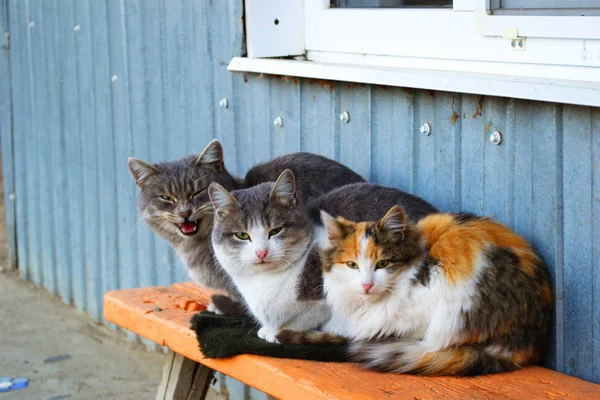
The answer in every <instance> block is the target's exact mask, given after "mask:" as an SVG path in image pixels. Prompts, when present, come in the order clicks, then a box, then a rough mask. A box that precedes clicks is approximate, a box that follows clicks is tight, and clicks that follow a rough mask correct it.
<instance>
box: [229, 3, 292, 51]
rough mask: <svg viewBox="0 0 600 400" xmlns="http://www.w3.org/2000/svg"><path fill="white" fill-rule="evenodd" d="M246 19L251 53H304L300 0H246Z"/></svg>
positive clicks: (247, 37)
mask: <svg viewBox="0 0 600 400" xmlns="http://www.w3.org/2000/svg"><path fill="white" fill-rule="evenodd" d="M240 22H241V21H240ZM275 22H277V23H275ZM245 23H246V49H247V51H248V57H285V56H291V55H300V54H304V10H303V4H302V1H301V0H286V1H281V0H246V1H245Z"/></svg>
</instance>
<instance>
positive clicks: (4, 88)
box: [0, 0, 18, 268]
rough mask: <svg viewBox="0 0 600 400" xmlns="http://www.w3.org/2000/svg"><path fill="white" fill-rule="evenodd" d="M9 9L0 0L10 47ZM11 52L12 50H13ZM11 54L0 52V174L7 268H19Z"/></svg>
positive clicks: (0, 29) (0, 31)
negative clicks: (1, 177) (6, 240)
mask: <svg viewBox="0 0 600 400" xmlns="http://www.w3.org/2000/svg"><path fill="white" fill-rule="evenodd" d="M10 32H11V30H10V7H9V0H0V35H4V34H5V33H6V34H8V35H9V37H8V43H9V44H10ZM13 52H14V50H13ZM10 58H11V51H10V47H9V48H8V49H2V48H0V75H2V76H4V77H5V78H4V79H0V135H1V136H2V138H1V140H0V141H1V143H2V147H3V148H4V149H8V150H4V151H3V154H2V174H3V182H4V205H5V210H6V233H7V239H8V264H9V265H8V267H9V268H17V267H18V252H17V226H16V207H15V200H14V192H15V181H14V177H15V147H14V137H13V126H14V121H13V115H14V112H13V103H14V102H13V91H12V84H11V83H12V81H13V76H12V71H11V60H10Z"/></svg>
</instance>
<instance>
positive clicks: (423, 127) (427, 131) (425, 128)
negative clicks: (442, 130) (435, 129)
mask: <svg viewBox="0 0 600 400" xmlns="http://www.w3.org/2000/svg"><path fill="white" fill-rule="evenodd" d="M419 131H420V132H421V133H422V134H423V135H425V136H429V135H431V124H430V123H429V122H425V123H424V124H423V125H421V127H420V128H419Z"/></svg>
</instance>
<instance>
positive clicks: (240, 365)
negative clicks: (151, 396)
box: [104, 283, 600, 400]
mask: <svg viewBox="0 0 600 400" xmlns="http://www.w3.org/2000/svg"><path fill="white" fill-rule="evenodd" d="M210 295H211V292H210V291H207V290H203V289H201V288H199V287H198V286H197V285H195V284H193V283H183V284H175V285H173V286H172V287H164V286H163V287H149V288H140V289H126V290H114V291H111V292H108V293H107V294H106V295H105V297H104V315H105V317H106V319H107V320H109V321H111V322H113V323H115V324H116V325H118V326H120V327H122V328H125V329H128V330H130V331H132V332H134V333H136V334H138V335H140V336H142V337H145V338H147V339H149V340H151V341H154V342H156V343H158V344H159V345H162V346H168V347H169V349H170V350H171V351H170V352H169V354H167V356H166V362H165V368H164V370H163V376H162V381H161V383H160V387H159V391H158V394H157V399H202V398H204V396H205V395H206V391H207V389H208V386H209V384H210V381H211V379H212V377H213V374H214V371H220V372H222V373H224V374H226V375H228V376H231V377H232V378H235V379H237V380H239V381H241V382H244V383H245V384H247V385H249V386H252V387H255V388H257V389H259V390H261V391H263V392H265V393H268V394H269V395H271V396H274V397H276V398H281V399H294V400H296V399H306V400H309V399H310V400H313V399H343V400H346V399H353V400H354V399H365V400H367V399H369V400H370V399H387V398H390V399H391V398H393V399H410V400H415V399H417V400H429V399H556V398H560V397H565V398H568V399H571V400H574V399H600V385H596V384H593V383H589V382H586V381H583V380H581V379H577V378H573V377H571V376H568V375H564V374H560V373H558V372H555V371H551V370H549V369H545V368H541V367H527V368H525V369H523V370H520V371H517V372H512V373H507V374H498V375H488V376H479V377H474V378H454V377H427V378H425V377H418V376H411V375H394V374H380V373H376V372H372V371H366V370H364V369H362V368H360V367H358V366H357V365H354V364H350V363H348V364H339V363H317V362H311V361H302V360H291V359H277V358H269V357H260V356H252V355H243V356H236V357H232V358H230V359H207V358H204V356H203V355H202V353H201V352H200V350H199V348H198V342H197V340H196V334H195V333H194V331H192V330H191V329H190V318H191V317H192V315H194V313H196V312H198V311H200V310H204V309H205V308H206V304H208V303H209V301H210Z"/></svg>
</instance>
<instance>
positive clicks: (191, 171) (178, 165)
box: [128, 140, 364, 297]
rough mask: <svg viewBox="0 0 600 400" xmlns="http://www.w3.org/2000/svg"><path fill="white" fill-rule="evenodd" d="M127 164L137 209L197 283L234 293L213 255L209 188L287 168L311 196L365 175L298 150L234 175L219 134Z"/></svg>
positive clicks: (266, 177)
mask: <svg viewBox="0 0 600 400" xmlns="http://www.w3.org/2000/svg"><path fill="white" fill-rule="evenodd" d="M128 165H129V170H130V172H131V174H132V175H133V177H134V179H135V181H136V183H137V185H138V186H139V187H140V189H141V192H140V195H139V203H138V204H139V210H140V214H141V217H142V218H143V219H144V221H145V222H146V223H147V224H148V226H150V228H151V229H152V230H153V231H154V232H156V233H157V234H158V235H160V236H161V237H162V238H163V239H165V240H166V241H168V242H169V243H170V244H171V245H172V246H173V248H174V249H175V251H176V252H177V253H178V254H179V256H180V257H181V259H182V260H183V262H184V264H185V265H186V266H187V268H188V273H189V275H190V277H191V278H192V279H193V280H194V281H195V282H196V283H198V284H200V285H202V286H206V287H210V288H215V289H225V290H227V291H230V292H233V295H234V297H238V296H236V293H235V287H234V286H233V285H232V283H231V280H230V278H229V277H228V275H227V274H226V273H225V272H224V271H223V270H222V269H221V268H220V266H219V265H218V263H217V262H215V260H214V258H213V249H212V245H211V241H210V235H211V231H212V217H213V207H212V205H211V204H210V201H209V198H208V192H207V188H208V186H209V185H210V184H211V183H212V182H218V183H219V184H220V185H221V186H223V187H224V188H226V189H227V190H233V189H238V188H245V187H247V186H251V185H256V184H258V183H260V182H267V181H273V180H275V179H276V178H277V176H278V175H279V173H280V172H281V171H282V170H284V169H285V168H290V169H292V170H293V171H296V172H297V173H298V174H299V175H300V176H302V177H303V183H302V185H300V186H299V187H298V196H299V198H300V199H301V200H302V201H303V202H306V201H309V200H310V199H311V198H313V197H316V196H318V195H320V194H323V193H324V192H326V191H328V190H331V189H333V188H336V187H339V186H342V185H345V184H348V183H353V182H364V179H363V178H362V177H361V176H360V175H358V174H357V173H355V172H354V171H352V170H351V169H349V168H347V167H345V166H343V165H342V164H340V163H338V162H336V161H333V160H330V159H327V158H325V157H322V156H319V155H316V154H310V153H294V154H289V155H286V156H282V157H279V158H276V159H274V160H272V161H269V162H266V163H264V164H260V165H257V166H255V167H253V168H252V169H251V170H250V171H249V172H248V174H247V175H246V179H244V180H242V179H236V178H234V177H233V176H232V175H231V174H230V173H229V172H228V171H227V169H226V168H225V163H224V161H223V148H222V146H221V144H220V143H219V142H218V141H217V140H213V141H212V142H210V143H209V144H208V145H207V146H206V148H205V149H204V151H203V152H202V153H201V154H200V156H189V157H184V158H181V159H179V160H174V161H168V162H162V163H157V164H148V163H145V162H143V161H141V160H138V159H135V158H130V159H129V160H128Z"/></svg>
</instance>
